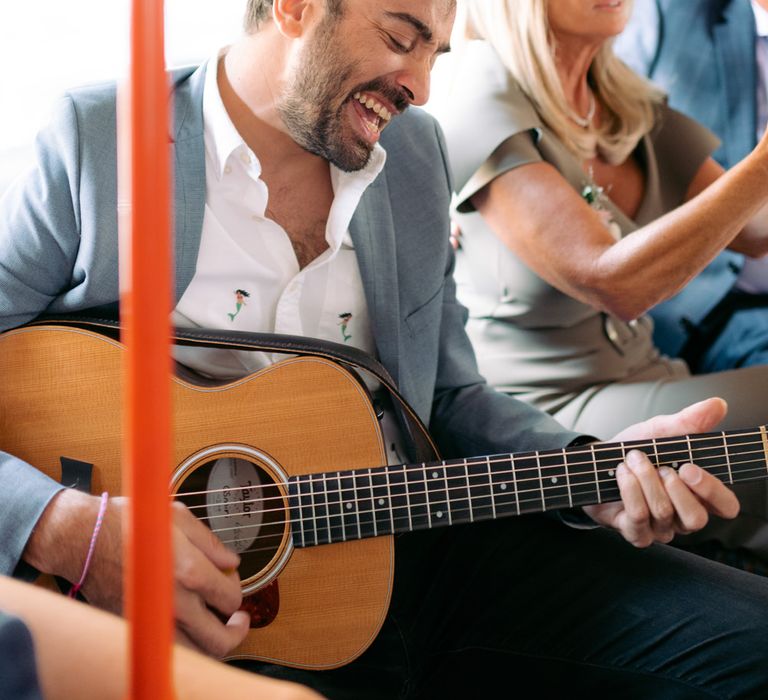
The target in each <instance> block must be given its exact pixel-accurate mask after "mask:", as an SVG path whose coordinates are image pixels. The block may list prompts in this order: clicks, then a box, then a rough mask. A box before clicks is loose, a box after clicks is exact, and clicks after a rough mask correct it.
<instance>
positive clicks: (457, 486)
mask: <svg viewBox="0 0 768 700" xmlns="http://www.w3.org/2000/svg"><path fill="white" fill-rule="evenodd" d="M443 468H444V469H445V475H446V479H445V481H446V484H447V485H448V489H447V496H448V504H449V514H450V516H451V524H454V525H455V524H457V523H469V522H472V517H473V515H472V494H470V492H469V480H468V475H467V463H466V460H455V461H452V462H449V463H444V464H443Z"/></svg>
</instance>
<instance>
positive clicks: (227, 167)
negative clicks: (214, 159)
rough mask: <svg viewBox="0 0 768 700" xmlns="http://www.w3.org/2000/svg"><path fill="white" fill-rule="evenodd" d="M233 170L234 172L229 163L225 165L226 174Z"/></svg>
mask: <svg viewBox="0 0 768 700" xmlns="http://www.w3.org/2000/svg"><path fill="white" fill-rule="evenodd" d="M231 172H232V168H231V167H229V166H228V165H225V166H224V174H225V175H229V174H230V173H231Z"/></svg>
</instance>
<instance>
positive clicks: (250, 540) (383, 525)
mask: <svg viewBox="0 0 768 700" xmlns="http://www.w3.org/2000/svg"><path fill="white" fill-rule="evenodd" d="M748 481H750V479H737V480H734V481H733V483H734V484H736V483H743V482H748ZM617 495H618V490H617ZM483 498H490V496H483ZM540 501H541V499H539V498H535V499H527V500H525V501H523V502H522V503H521V505H524V504H528V503H537V504H538V503H540ZM420 505H423V506H424V507H426V506H427V504H426V503H424V504H420ZM507 505H513V507H514V509H515V511H517V510H518V509H517V504H507ZM484 507H485V508H486V510H490V509H491V506H490V505H488V506H484ZM563 507H564V506H563ZM403 508H407V509H408V508H409V507H408V506H407V505H402V506H394V508H393V509H403ZM276 510H277V509H276ZM409 510H412V508H410V509H409ZM553 510H554V509H553ZM471 511H472V512H473V511H474V509H473V508H472V507H471V506H470V507H465V508H461V509H457V510H456V511H453V512H455V513H456V514H457V515H458V514H462V513H470V512H471ZM273 512H274V511H273ZM377 512H380V511H375V510H370V511H360V514H372V513H377ZM537 512H540V511H537ZM355 514H356V512H355V511H349V513H347V515H350V516H353V515H355ZM518 514H519V515H524V514H525V513H524V512H523V511H522V508H521V509H520V512H519V513H518V512H511V513H510V512H506V513H504V514H503V515H501V516H498V517H497V518H483V519H482V520H483V521H486V520H493V519H500V518H506V517H514V516H516V515H518ZM344 515H345V513H337V514H335V515H331V516H318V517H315V518H307V519H305V520H304V522H306V521H311V520H322V521H324V525H323V529H326V530H328V532H329V535H330V530H331V529H339V528H342V529H346V525H345V524H344V523H342V524H341V525H337V526H335V527H334V526H329V525H327V524H326V522H327V517H332V518H338V517H342V518H343V516H344ZM408 517H409V516H408V515H407V514H406V515H394V514H393V515H392V518H387V519H386V521H385V522H383V523H377V525H379V526H380V527H381V528H382V530H384V529H385V528H387V527H388V526H389V525H390V524H394V522H398V523H400V522H401V521H408ZM425 517H426V516H425V515H422V516H421V518H422V519H424V518H425ZM390 520H391V521H392V523H390ZM294 522H296V521H294V520H286V521H276V522H274V523H269V524H270V525H274V526H277V525H285V524H286V523H288V524H293V523H294ZM374 522H376V519H375V516H374V518H373V519H372V520H371V522H369V523H366V524H364V525H366V526H367V527H371V525H372V524H373V523H374ZM429 522H430V523H431V524H430V525H429V526H427V527H426V528H413V527H409V528H408V530H409V531H410V532H413V531H414V530H416V529H432V528H433V527H434V521H429ZM439 522H440V524H442V525H446V524H448V523H449V521H448V520H447V519H440V521H439ZM468 522H470V521H468V520H462V521H461V524H465V523H468ZM248 527H254V526H248V525H246V526H243V527H241V528H240V529H247V528H248ZM226 529H237V528H226ZM353 529H354V528H353ZM212 532H214V533H217V532H220V530H212ZM315 532H316V531H315ZM316 534H317V532H316ZM393 534H395V532H394V531H383V532H376V533H375V534H373V535H371V536H372V537H376V536H384V535H393ZM219 539H221V538H219ZM270 539H273V540H277V545H276V546H275V547H258V548H255V549H246V550H244V551H242V552H238V554H240V555H241V556H242V555H243V554H252V553H255V552H268V551H273V550H275V549H276V548H277V546H279V543H280V542H282V539H283V533H282V532H280V533H279V534H278V533H275V534H267V535H256V536H255V537H244V538H241V539H234V540H221V541H222V544H225V545H227V544H237V543H241V542H248V543H250V544H253V543H255V542H257V541H258V540H262V541H263V540H270ZM361 539H367V538H366V537H364V536H361V537H355V536H354V535H353V536H351V537H347V538H346V539H342V540H335V541H334V544H335V543H339V542H344V541H350V540H361ZM330 543H331V542H330V539H329V541H328V542H325V541H323V540H320V541H318V542H317V543H316V545H318V546H319V545H323V544H330ZM316 545H315V543H310V544H309V545H307V546H316Z"/></svg>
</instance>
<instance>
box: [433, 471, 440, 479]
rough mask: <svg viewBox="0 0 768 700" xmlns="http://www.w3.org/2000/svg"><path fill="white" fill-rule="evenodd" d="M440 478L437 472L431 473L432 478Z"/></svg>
mask: <svg viewBox="0 0 768 700" xmlns="http://www.w3.org/2000/svg"><path fill="white" fill-rule="evenodd" d="M438 476H440V475H439V474H438V473H437V472H432V478H433V479H437V477H438Z"/></svg>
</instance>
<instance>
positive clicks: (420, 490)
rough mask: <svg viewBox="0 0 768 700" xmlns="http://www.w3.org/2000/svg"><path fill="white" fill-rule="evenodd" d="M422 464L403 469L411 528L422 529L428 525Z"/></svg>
mask: <svg viewBox="0 0 768 700" xmlns="http://www.w3.org/2000/svg"><path fill="white" fill-rule="evenodd" d="M423 469H424V465H423V464H422V466H421V468H419V467H415V466H414V467H410V468H408V469H406V470H405V480H406V484H405V485H406V492H407V494H408V506H409V507H408V513H409V524H410V526H411V530H424V529H426V528H428V527H429V526H430V522H429V505H428V502H427V488H426V481H425V480H424V472H423Z"/></svg>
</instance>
